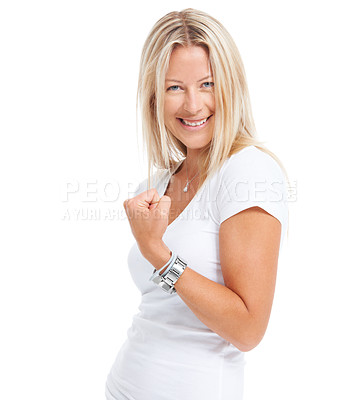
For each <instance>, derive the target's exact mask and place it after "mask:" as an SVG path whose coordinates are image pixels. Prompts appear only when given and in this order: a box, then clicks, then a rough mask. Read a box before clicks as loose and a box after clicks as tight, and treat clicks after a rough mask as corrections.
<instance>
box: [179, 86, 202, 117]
mask: <svg viewBox="0 0 359 400" xmlns="http://www.w3.org/2000/svg"><path fill="white" fill-rule="evenodd" d="M183 108H184V110H185V111H188V112H189V113H190V114H193V115H196V114H198V113H199V112H200V111H201V110H202V108H203V98H202V95H201V93H198V92H197V91H196V90H195V89H193V90H191V89H189V90H188V91H187V93H186V94H185V98H184V104H183Z"/></svg>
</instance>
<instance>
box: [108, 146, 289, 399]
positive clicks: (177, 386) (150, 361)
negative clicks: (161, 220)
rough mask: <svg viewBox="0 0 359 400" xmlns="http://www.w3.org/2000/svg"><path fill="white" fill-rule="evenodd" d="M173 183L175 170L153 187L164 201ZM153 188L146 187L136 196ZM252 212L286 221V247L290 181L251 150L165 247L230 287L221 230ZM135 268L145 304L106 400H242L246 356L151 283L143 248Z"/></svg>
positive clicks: (178, 224) (200, 197)
mask: <svg viewBox="0 0 359 400" xmlns="http://www.w3.org/2000/svg"><path fill="white" fill-rule="evenodd" d="M169 179H170V173H169V172H168V171H162V172H159V173H157V179H156V181H155V184H154V186H153V187H156V189H157V191H158V193H159V195H160V196H163V194H164V193H165V190H166V188H167V186H168V183H169ZM146 189H147V180H144V181H143V182H142V183H141V184H140V185H139V187H138V189H137V191H136V193H135V194H134V195H135V196H136V195H137V194H139V193H142V192H143V191H145V190H146ZM253 206H259V207H261V208H263V209H264V210H265V211H267V212H268V213H270V214H272V215H273V216H274V217H275V218H277V219H278V220H279V221H280V222H281V224H282V233H281V247H282V243H283V239H284V237H285V234H286V231H287V224H288V207H287V186H286V179H285V175H284V173H283V172H282V170H281V168H280V167H279V165H278V163H277V162H276V161H275V160H274V159H273V158H272V157H271V156H269V155H268V154H267V153H264V152H263V151H261V150H259V149H258V148H256V147H255V146H248V147H246V148H244V149H243V150H241V151H239V152H238V153H236V154H234V155H232V156H231V157H230V158H229V159H227V160H226V161H225V163H224V165H223V166H222V168H220V169H219V170H218V171H217V172H216V173H215V174H214V175H213V177H212V178H210V179H209V180H208V181H207V183H205V184H204V185H203V186H202V187H201V188H200V190H199V191H198V192H197V194H196V195H195V196H194V198H193V199H192V201H191V202H190V203H189V204H188V205H187V207H186V208H185V209H184V210H183V212H182V213H181V214H180V215H179V216H178V217H177V218H176V219H175V220H174V221H173V222H172V223H171V224H170V225H169V226H168V227H167V230H166V232H165V234H164V236H163V241H164V242H165V244H166V245H167V247H168V248H169V249H171V250H172V251H174V252H175V253H177V254H178V255H180V256H181V257H182V258H184V260H186V262H187V264H188V266H189V267H190V268H192V269H193V270H195V271H196V272H198V273H200V274H202V275H204V276H205V277H207V278H208V279H211V280H213V281H215V282H218V283H220V284H222V285H224V281H223V275H222V271H221V265H220V260H219V239H218V232H219V227H220V224H221V223H222V222H223V221H224V220H226V219H227V218H229V217H230V216H232V215H234V214H236V213H238V212H240V211H242V210H244V209H246V208H249V207H253ZM128 266H129V269H130V273H131V276H132V278H133V281H134V283H135V284H136V286H137V287H138V289H139V290H140V292H141V294H142V298H141V303H140V305H139V313H138V314H136V315H134V317H133V323H132V326H131V327H130V328H129V329H128V331H127V340H126V341H125V343H124V344H123V345H122V347H121V349H120V351H119V353H118V355H117V358H116V360H115V362H114V364H113V366H112V369H111V371H110V373H109V375H108V378H107V383H106V396H107V399H111V400H119V399H130V400H152V399H153V400H168V399H172V400H198V399H206V400H241V399H242V396H243V367H244V364H245V360H244V354H245V353H244V352H241V351H240V350H238V349H237V348H236V347H235V346H233V345H232V344H231V343H230V342H228V341H227V340H225V339H224V338H222V337H221V336H219V335H218V334H217V333H215V332H213V331H212V330H211V329H209V328H208V327H207V326H206V325H204V324H203V323H202V322H201V321H200V320H199V319H198V318H197V317H196V315H195V314H194V313H193V312H192V311H191V309H190V308H189V307H188V306H187V305H186V304H185V303H184V302H183V301H182V299H181V298H180V297H179V296H178V294H177V293H174V294H168V293H166V292H164V291H163V290H162V289H161V288H160V287H158V286H157V285H156V284H154V283H153V282H152V281H149V277H150V276H151V275H152V273H153V270H154V267H153V266H152V265H151V264H150V263H149V262H148V261H147V260H146V259H145V258H144V257H143V256H142V254H141V253H140V251H139V249H138V247H137V243H136V242H135V243H134V245H133V247H132V248H131V250H130V252H129V255H128Z"/></svg>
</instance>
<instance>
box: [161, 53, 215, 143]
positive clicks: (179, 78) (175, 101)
mask: <svg viewBox="0 0 359 400" xmlns="http://www.w3.org/2000/svg"><path fill="white" fill-rule="evenodd" d="M165 80H166V81H165V100H164V119H165V125H166V127H167V128H168V129H169V130H170V131H171V132H172V134H173V135H174V136H175V137H176V138H177V139H179V140H180V141H181V142H182V143H183V144H184V145H185V146H186V147H187V150H189V149H191V150H199V149H201V148H202V147H204V146H206V145H207V144H208V143H209V142H210V141H211V139H212V136H213V127H214V117H215V116H214V113H215V97H214V81H213V77H212V71H211V68H210V65H209V58H208V54H207V51H206V50H205V49H204V48H202V47H200V46H191V47H182V46H179V47H176V48H175V49H174V50H173V52H172V54H171V58H170V63H169V68H168V71H167V73H166V77H165Z"/></svg>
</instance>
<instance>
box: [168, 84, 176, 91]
mask: <svg viewBox="0 0 359 400" xmlns="http://www.w3.org/2000/svg"><path fill="white" fill-rule="evenodd" d="M172 88H179V86H178V85H173V86H170V87H169V88H168V89H167V90H169V91H171V92H177V90H175V89H174V90H172Z"/></svg>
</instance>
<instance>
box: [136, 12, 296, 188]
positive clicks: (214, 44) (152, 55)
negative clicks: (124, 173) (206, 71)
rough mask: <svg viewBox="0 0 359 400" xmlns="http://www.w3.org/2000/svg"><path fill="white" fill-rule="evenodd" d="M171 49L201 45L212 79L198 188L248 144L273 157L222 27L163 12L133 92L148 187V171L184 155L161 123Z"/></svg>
mask: <svg viewBox="0 0 359 400" xmlns="http://www.w3.org/2000/svg"><path fill="white" fill-rule="evenodd" d="M177 46H202V47H204V48H205V49H206V50H207V52H208V56H209V61H210V66H211V69H212V73H213V78H214V93H215V107H216V108H215V110H216V111H215V114H216V116H215V123H214V132H213V138H212V140H211V142H210V143H209V144H208V145H207V146H206V147H205V148H203V149H201V152H200V154H199V157H198V171H199V185H198V190H199V188H200V187H201V186H202V185H203V183H204V182H205V181H206V179H208V178H209V177H210V176H212V175H213V174H214V173H215V172H216V171H217V170H218V169H219V168H220V167H221V166H222V165H223V163H224V162H225V160H226V159H228V158H229V157H230V156H231V155H233V154H235V153H237V152H238V151H240V150H241V149H243V148H245V147H247V146H250V145H254V146H256V147H257V148H259V149H260V150H262V151H264V152H265V153H267V154H269V155H270V156H272V157H273V158H274V159H275V160H276V161H277V162H278V164H279V166H280V167H281V168H282V170H283V172H284V173H285V176H286V179H287V181H289V180H288V175H287V172H286V170H285V168H284V166H283V164H282V163H281V161H280V160H279V158H278V157H277V156H276V155H275V154H274V153H272V152H271V151H270V150H268V149H267V148H266V147H265V146H264V144H263V142H260V141H259V140H258V139H257V134H256V128H255V124H254V120H253V116H252V110H251V104H250V99H249V92H248V85H247V79H246V75H245V70H244V66H243V62H242V59H241V56H240V54H239V51H238V49H237V46H236V44H235V42H234V40H233V39H232V37H231V35H230V34H229V33H228V31H227V30H226V29H225V28H224V26H223V25H222V24H221V23H220V22H219V21H217V20H216V19H215V18H213V17H211V16H210V15H208V14H207V13H205V12H203V11H199V10H195V9H193V8H186V9H184V10H182V11H179V12H178V11H173V12H170V13H168V14H166V15H165V16H164V17H162V18H161V19H160V20H158V21H157V22H156V24H155V25H154V26H153V28H152V29H151V31H150V33H149V35H148V37H147V39H146V41H145V43H144V46H143V50H142V54H141V61H140V71H139V80H138V91H137V112H138V108H139V105H140V110H141V116H142V134H143V141H144V144H145V146H146V150H147V155H148V189H149V188H150V187H151V176H152V174H153V167H156V168H158V169H166V170H170V171H173V170H174V169H175V168H176V167H177V166H178V163H179V162H181V161H182V159H183V158H184V157H186V155H187V149H186V146H185V145H184V144H183V143H182V142H180V141H179V140H178V139H177V138H176V137H175V136H174V135H173V134H172V133H171V132H170V131H169V129H168V128H167V127H166V126H165V124H164V93H165V75H166V72H167V69H168V65H169V60H170V57H171V53H172V51H173V49H174V48H176V47H177Z"/></svg>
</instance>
